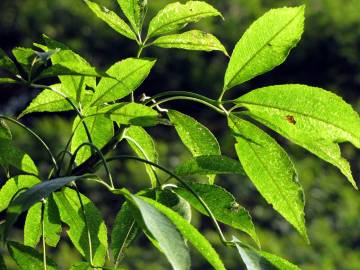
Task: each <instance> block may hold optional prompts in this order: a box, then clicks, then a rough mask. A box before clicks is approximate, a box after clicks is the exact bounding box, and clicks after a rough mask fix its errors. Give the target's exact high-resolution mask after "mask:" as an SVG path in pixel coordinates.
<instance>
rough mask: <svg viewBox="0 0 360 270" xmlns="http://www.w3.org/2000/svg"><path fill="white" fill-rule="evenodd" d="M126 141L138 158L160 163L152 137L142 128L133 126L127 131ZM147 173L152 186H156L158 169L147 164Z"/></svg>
mask: <svg viewBox="0 0 360 270" xmlns="http://www.w3.org/2000/svg"><path fill="white" fill-rule="evenodd" d="M124 139H126V141H127V142H128V143H129V145H130V147H131V148H132V150H133V151H134V152H135V153H136V155H137V156H139V157H141V158H144V159H146V160H149V161H152V162H154V163H158V153H157V151H156V148H155V143H154V141H153V139H152V138H151V136H150V135H149V134H148V133H147V132H146V131H145V130H144V129H143V128H141V127H136V126H131V127H129V128H128V129H127V130H126V133H125V135H124ZM145 168H146V172H147V174H148V175H149V177H150V180H151V184H152V186H156V168H154V167H152V166H151V165H148V164H145Z"/></svg>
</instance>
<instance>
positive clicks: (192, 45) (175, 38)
mask: <svg viewBox="0 0 360 270" xmlns="http://www.w3.org/2000/svg"><path fill="white" fill-rule="evenodd" d="M152 45H155V46H158V47H161V48H177V49H185V50H193V51H207V52H210V51H221V52H223V53H224V54H225V55H228V53H227V51H226V49H225V47H224V45H222V44H221V42H220V41H219V40H218V39H217V38H216V37H215V36H214V35H212V34H209V33H206V32H203V31H199V30H191V31H188V32H185V33H181V34H174V35H168V36H162V37H159V38H157V39H156V40H155V41H154V42H153V43H152Z"/></svg>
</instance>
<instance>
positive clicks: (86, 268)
mask: <svg viewBox="0 0 360 270" xmlns="http://www.w3.org/2000/svg"><path fill="white" fill-rule="evenodd" d="M93 269H94V268H93V267H91V264H89V263H87V262H81V263H76V264H74V265H72V266H71V268H70V270H93Z"/></svg>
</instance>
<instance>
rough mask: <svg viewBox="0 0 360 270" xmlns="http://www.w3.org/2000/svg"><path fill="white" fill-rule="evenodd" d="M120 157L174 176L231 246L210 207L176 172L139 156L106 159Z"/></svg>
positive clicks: (225, 242)
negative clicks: (198, 203) (145, 164)
mask: <svg viewBox="0 0 360 270" xmlns="http://www.w3.org/2000/svg"><path fill="white" fill-rule="evenodd" d="M122 159H132V160H137V161H140V162H143V163H147V164H149V165H152V166H154V167H157V168H159V169H160V170H162V171H164V172H165V173H167V174H168V175H170V176H172V177H173V178H175V179H176V180H177V181H178V182H180V183H181V184H182V185H183V186H184V187H185V188H186V189H188V190H189V191H190V192H191V193H192V194H193V195H194V197H195V198H196V199H197V200H198V201H199V202H200V204H201V205H202V206H203V207H204V209H205V211H206V212H207V213H208V215H209V217H210V218H211V220H212V222H213V223H214V225H215V228H216V230H217V232H218V234H219V237H220V240H221V242H222V243H223V244H224V245H226V246H233V245H234V243H232V242H231V241H227V240H226V238H225V236H224V234H223V232H222V230H221V228H220V226H219V223H218V222H217V221H216V218H215V216H214V214H213V213H212V211H211V210H210V208H209V207H208V205H207V204H206V202H205V201H204V200H203V199H202V198H201V196H199V195H198V194H197V193H196V191H195V190H194V189H193V188H192V187H191V186H190V185H189V184H188V183H186V181H184V180H182V179H181V178H180V177H178V176H177V175H176V174H174V173H173V172H171V171H170V170H168V169H166V168H164V167H163V166H161V165H159V164H156V163H154V162H151V161H149V160H146V159H142V158H139V157H135V156H128V155H117V156H114V157H111V158H108V159H106V161H107V162H111V161H114V160H122Z"/></svg>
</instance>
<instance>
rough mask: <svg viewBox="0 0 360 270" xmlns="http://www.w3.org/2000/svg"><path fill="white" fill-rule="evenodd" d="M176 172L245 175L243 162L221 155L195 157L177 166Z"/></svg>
mask: <svg viewBox="0 0 360 270" xmlns="http://www.w3.org/2000/svg"><path fill="white" fill-rule="evenodd" d="M175 174H177V175H180V176H183V175H194V174H197V175H211V174H241V175H245V172H244V169H243V168H242V167H241V164H240V163H239V162H238V161H236V160H233V159H231V158H228V157H226V156H220V155H207V156H198V157H193V158H191V159H189V160H187V161H185V162H184V163H182V164H180V165H178V166H177V167H176V168H175Z"/></svg>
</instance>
